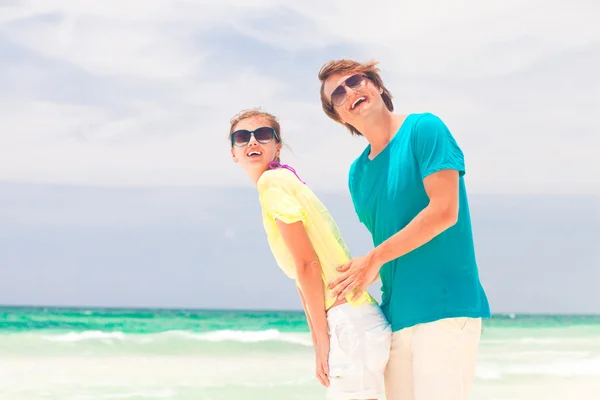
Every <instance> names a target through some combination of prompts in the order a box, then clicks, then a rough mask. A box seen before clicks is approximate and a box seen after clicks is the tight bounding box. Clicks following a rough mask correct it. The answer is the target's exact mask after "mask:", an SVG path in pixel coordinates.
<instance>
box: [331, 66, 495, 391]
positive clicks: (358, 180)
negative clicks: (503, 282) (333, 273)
mask: <svg viewBox="0 0 600 400" xmlns="http://www.w3.org/2000/svg"><path fill="white" fill-rule="evenodd" d="M376 65H377V63H376V62H369V63H359V62H356V61H352V60H337V61H331V62H329V63H327V64H325V65H324V66H323V67H322V69H321V71H320V72H319V80H320V81H321V102H322V105H323V110H324V111H325V113H326V114H327V115H328V116H329V117H330V118H331V119H333V120H334V121H336V122H339V123H341V124H344V125H345V126H346V127H347V128H348V129H349V130H350V132H351V133H352V134H354V135H359V136H363V137H364V138H366V139H367V141H368V145H367V147H366V148H365V150H364V151H363V153H362V154H361V155H360V156H359V157H358V158H357V159H356V160H355V161H354V162H353V164H352V166H351V167H350V171H349V179H348V185H349V189H350V194H351V196H352V201H353V203H354V208H355V211H356V213H357V215H358V218H359V220H360V221H361V222H362V223H363V224H364V225H365V226H366V227H367V228H368V229H369V231H370V232H371V235H372V236H373V243H374V246H375V248H374V249H373V250H372V251H371V252H370V253H369V254H367V255H366V256H363V257H358V258H354V259H352V260H351V261H350V262H349V263H348V264H346V265H344V266H341V267H340V268H339V269H340V270H341V271H344V273H343V274H341V275H340V277H339V278H337V279H336V280H335V281H333V282H332V283H331V285H330V287H331V288H333V294H334V295H337V296H342V297H343V296H344V295H346V294H347V293H349V292H351V291H354V292H353V293H355V295H356V296H358V295H359V294H360V293H361V292H362V291H363V290H365V288H366V287H367V286H369V285H370V284H371V283H373V282H374V281H375V280H376V279H377V278H378V276H380V277H381V281H382V304H381V307H382V309H383V311H384V313H385V315H386V317H387V319H388V320H389V322H390V323H391V325H392V331H393V336H392V348H391V352H390V361H389V362H388V365H387V367H386V373H385V386H386V398H387V400H409V399H410V400H413V399H414V400H445V399H448V400H450V399H452V400H454V399H457V400H458V399H461V400H462V399H467V398H468V394H469V391H470V387H471V384H472V381H473V379H474V376H475V363H476V355H477V348H478V345H479V339H480V335H481V319H482V318H489V317H490V308H489V304H488V300H487V297H486V294H485V291H484V289H483V287H482V285H481V283H480V280H479V272H478V267H477V263H476V258H475V250H474V245H473V237H472V231H471V221H470V215H469V206H468V202H467V194H466V189H465V182H464V174H465V167H464V159H463V153H462V151H461V149H460V147H459V146H458V145H457V143H456V141H455V140H454V138H453V136H452V134H451V133H450V131H449V130H448V128H447V127H446V125H445V124H444V123H443V122H442V120H441V119H440V118H438V117H437V116H435V115H433V114H431V113H423V114H409V115H398V114H395V113H394V112H393V111H394V106H393V104H392V95H391V93H390V92H389V90H388V89H387V88H386V87H385V85H384V84H383V81H382V79H381V77H380V75H379V70H378V69H377V68H376Z"/></svg>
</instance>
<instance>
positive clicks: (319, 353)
mask: <svg viewBox="0 0 600 400" xmlns="http://www.w3.org/2000/svg"><path fill="white" fill-rule="evenodd" d="M315 359H316V362H317V379H318V380H319V382H321V385H323V386H325V387H328V386H329V338H327V340H320V341H317V343H316V344H315Z"/></svg>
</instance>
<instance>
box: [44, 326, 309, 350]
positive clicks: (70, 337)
mask: <svg viewBox="0 0 600 400" xmlns="http://www.w3.org/2000/svg"><path fill="white" fill-rule="evenodd" d="M307 336H308V335H307V334H303V333H300V334H298V333H282V332H280V331H278V330H277V329H268V330H263V331H235V330H220V331H212V332H191V331H177V330H175V331H165V332H161V333H150V334H130V333H123V332H120V331H116V332H103V331H83V332H68V333H63V334H53V335H44V336H42V339H44V340H47V341H51V342H62V343H75V342H90V341H100V342H104V343H109V342H115V341H117V342H119V341H120V342H127V341H130V342H135V343H142V344H143V343H147V344H151V343H156V342H165V341H169V340H173V339H179V340H181V339H183V340H194V341H201V342H202V341H203V342H213V343H214V342H238V343H260V342H282V343H288V344H294V345H299V346H304V347H310V346H312V342H311V340H310V338H307Z"/></svg>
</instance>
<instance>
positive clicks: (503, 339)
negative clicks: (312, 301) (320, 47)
mask: <svg viewBox="0 0 600 400" xmlns="http://www.w3.org/2000/svg"><path fill="white" fill-rule="evenodd" d="M313 371H314V367H313V353H312V348H311V341H310V336H309V333H308V326H307V324H306V320H305V318H304V314H303V313H302V312H295V311H237V310H236V311H227V310H152V309H101V308H81V309H75V308H43V307H0V399H1V400H33V399H35V400H38V399H40V400H41V399H44V400H47V399H48V400H49V399H57V400H58V399H60V400H109V399H113V400H116V399H129V400H133V399H140V400H141V399H178V400H188V399H190V400H191V399H194V400H198V399H201V400H237V399H239V400H252V399H261V400H269V399H277V400H280V399H289V400H293V399H298V400H300V399H302V400H304V399H306V400H309V399H324V396H325V392H324V388H322V387H321V386H320V385H319V384H318V383H317V380H316V378H314V373H313ZM471 399H473V400H509V399H511V400H521V399H522V400H530V399H544V400H553V399H556V400H559V399H560V400H564V399H574V400H587V399H590V400H598V399H600V316H551V315H496V316H494V318H492V319H490V320H486V321H484V331H483V336H482V341H481V346H480V352H479V360H478V367H477V377H476V381H475V384H474V388H473V393H472V396H471Z"/></svg>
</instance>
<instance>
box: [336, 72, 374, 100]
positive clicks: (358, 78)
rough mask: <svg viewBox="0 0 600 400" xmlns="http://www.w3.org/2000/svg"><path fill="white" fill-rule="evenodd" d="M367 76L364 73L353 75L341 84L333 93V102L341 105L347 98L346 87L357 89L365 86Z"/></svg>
mask: <svg viewBox="0 0 600 400" xmlns="http://www.w3.org/2000/svg"><path fill="white" fill-rule="evenodd" d="M367 79H368V78H367V77H366V76H364V75H362V74H356V75H352V76H351V77H349V78H348V79H346V80H345V81H344V82H342V83H341V84H340V86H338V87H337V88H335V90H334V91H333V93H331V103H332V104H333V105H336V106H338V107H339V106H341V105H342V104H344V102H345V101H346V98H347V91H346V87H349V88H350V89H352V90H357V89H360V88H362V87H364V86H365V84H366V83H367Z"/></svg>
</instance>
